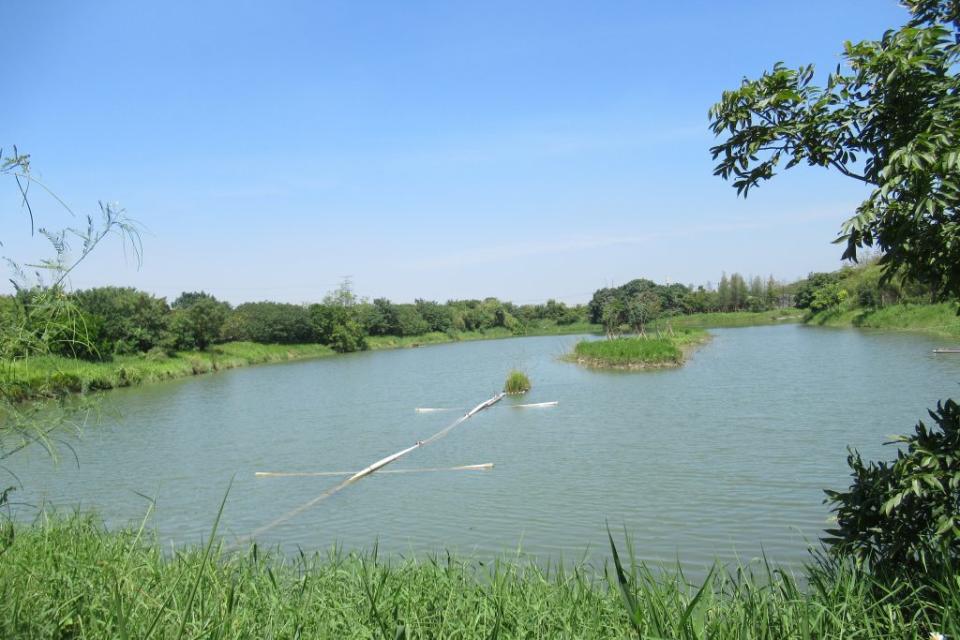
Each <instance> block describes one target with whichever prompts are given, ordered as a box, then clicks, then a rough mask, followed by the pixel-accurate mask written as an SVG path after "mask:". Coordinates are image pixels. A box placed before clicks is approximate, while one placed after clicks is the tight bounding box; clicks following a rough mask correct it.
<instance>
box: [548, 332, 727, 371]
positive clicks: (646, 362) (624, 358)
mask: <svg viewBox="0 0 960 640" xmlns="http://www.w3.org/2000/svg"><path fill="white" fill-rule="evenodd" d="M708 338H709V335H708V334H707V333H706V332H705V331H700V330H695V329H684V330H680V331H676V332H674V334H673V335H667V334H663V335H662V336H660V337H654V336H649V337H639V336H636V337H627V338H615V339H612V340H592V341H587V340H584V341H581V342H578V343H577V345H576V346H575V347H574V348H573V353H571V354H570V355H569V356H568V357H567V359H568V360H571V361H573V362H577V363H578V364H582V365H585V366H588V367H597V368H605V369H658V368H663V367H677V366H680V365H681V364H683V360H684V357H685V354H686V353H688V352H689V350H690V349H692V348H694V347H695V346H696V345H698V344H701V343H703V342H705V341H706V340H707V339H708Z"/></svg>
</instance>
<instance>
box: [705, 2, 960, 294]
mask: <svg viewBox="0 0 960 640" xmlns="http://www.w3.org/2000/svg"><path fill="white" fill-rule="evenodd" d="M905 4H906V5H907V6H908V7H909V8H910V9H911V10H912V20H911V21H910V23H909V24H907V25H905V26H904V27H901V28H900V29H895V30H890V31H888V32H886V33H885V34H884V35H883V37H882V38H881V39H880V40H868V41H863V42H858V43H847V45H846V47H845V50H844V53H843V58H844V61H845V62H846V68H843V67H840V66H838V68H837V69H836V71H834V72H833V73H830V74H829V75H828V76H827V78H826V83H825V84H824V85H823V86H818V85H815V84H814V83H813V77H814V69H813V67H812V66H804V67H800V68H798V69H789V68H787V67H785V66H784V65H782V64H780V63H778V64H776V65H774V67H773V69H772V70H771V71H768V72H766V73H764V74H762V75H761V76H760V78H758V79H756V80H748V79H745V80H743V82H742V83H741V85H740V87H738V88H737V89H734V90H732V91H725V92H724V93H723V96H722V98H721V100H720V102H718V103H717V104H716V105H714V106H713V107H712V108H711V110H710V117H711V127H712V129H713V132H714V133H715V134H716V135H717V136H721V137H722V138H723V139H722V140H721V141H720V143H719V144H717V145H716V146H714V147H713V148H712V149H711V153H712V154H713V157H714V159H715V160H718V163H717V165H716V168H715V171H714V173H715V174H716V175H720V176H722V177H723V178H725V179H732V180H733V185H734V186H735V187H736V189H737V191H738V193H741V194H743V195H744V196H746V195H747V194H748V193H749V191H750V189H752V188H753V187H755V186H757V185H759V184H760V183H761V182H763V181H765V180H768V179H770V178H772V177H773V176H774V175H775V173H776V169H777V168H778V167H779V166H780V165H781V163H782V164H783V166H784V167H785V168H787V169H789V168H791V167H794V166H797V165H800V164H807V165H812V166H819V167H829V168H832V169H835V170H836V171H838V172H839V173H841V174H843V175H844V176H847V177H849V178H852V179H854V180H857V181H859V182H862V183H864V184H866V185H868V186H870V187H871V192H870V194H869V196H868V197H867V198H866V199H865V200H864V201H863V202H862V203H861V204H860V206H859V207H858V208H857V211H856V213H855V214H854V215H853V216H852V217H851V218H850V219H849V220H847V222H846V223H845V224H844V226H843V229H842V231H841V233H840V237H839V238H838V242H842V243H844V244H845V245H846V248H845V250H844V252H843V257H844V258H845V259H850V260H856V259H857V257H858V251H859V250H862V249H864V248H868V247H877V248H879V249H880V250H881V251H882V257H881V258H880V262H881V264H882V265H883V267H884V275H885V277H886V278H890V277H892V276H893V275H894V274H895V272H897V271H902V272H903V273H905V274H906V275H907V276H909V277H910V278H912V279H914V280H917V281H918V282H922V283H925V284H926V285H928V286H929V287H931V288H932V289H933V290H934V291H935V292H936V293H937V294H940V295H953V296H955V295H956V293H957V292H958V291H960V242H958V241H957V237H958V235H960V214H958V208H957V205H958V201H960V181H958V175H960V80H958V74H957V68H958V63H960V27H958V23H957V21H956V15H957V5H956V3H955V2H952V1H946V0H941V1H939V2H938V1H935V0H926V1H922V2H921V1H916V0H912V1H908V2H906V3H905Z"/></svg>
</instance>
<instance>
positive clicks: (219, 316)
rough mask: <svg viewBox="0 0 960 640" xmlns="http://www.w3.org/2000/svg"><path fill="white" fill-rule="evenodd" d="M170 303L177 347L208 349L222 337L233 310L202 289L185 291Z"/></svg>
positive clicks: (172, 326)
mask: <svg viewBox="0 0 960 640" xmlns="http://www.w3.org/2000/svg"><path fill="white" fill-rule="evenodd" d="M170 306H171V307H172V309H173V313H172V315H171V319H170V334H171V336H172V337H173V341H174V347H175V348H177V349H199V350H201V351H204V350H206V349H207V347H208V346H210V345H211V344H213V343H214V342H216V341H217V340H218V339H219V338H220V336H221V333H222V331H223V325H224V323H225V322H226V320H227V317H228V315H229V314H230V305H229V304H227V303H226V302H220V301H219V300H217V299H216V298H215V297H213V296H212V295H210V294H209V293H205V292H203V291H200V292H191V293H182V294H181V295H180V297H178V298H177V299H176V300H174V302H173V304H172V305H170Z"/></svg>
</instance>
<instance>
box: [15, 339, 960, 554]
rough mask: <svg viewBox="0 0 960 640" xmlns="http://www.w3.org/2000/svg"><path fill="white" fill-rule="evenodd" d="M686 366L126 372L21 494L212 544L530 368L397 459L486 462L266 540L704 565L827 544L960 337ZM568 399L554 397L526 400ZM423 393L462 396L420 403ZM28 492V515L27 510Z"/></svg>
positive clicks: (764, 353) (953, 380)
mask: <svg viewBox="0 0 960 640" xmlns="http://www.w3.org/2000/svg"><path fill="white" fill-rule="evenodd" d="M712 334H713V339H712V340H711V342H710V343H709V344H707V345H706V346H704V347H702V348H701V349H700V350H698V351H697V352H696V353H695V354H694V355H693V357H692V359H691V360H690V361H689V362H688V363H687V364H686V365H685V366H684V367H682V368H679V369H673V370H660V371H650V372H602V371H595V370H586V369H583V368H581V367H579V366H577V365H574V364H569V363H565V362H561V361H559V360H558V358H559V356H561V355H562V354H564V353H566V352H568V351H569V350H570V349H571V348H572V346H573V345H574V343H575V342H576V341H577V340H578V339H581V338H578V337H571V336H563V337H535V338H517V339H510V340H498V341H487V342H467V343H459V344H450V345H439V346H431V347H424V348H421V349H405V350H397V351H384V352H376V353H361V354H352V355H348V356H343V357H335V358H328V359H323V360H314V361H306V362H299V363H291V364H283V365H272V366H260V367H252V368H247V369H238V370H233V371H228V372H223V373H219V374H216V375H211V376H202V377H198V378H194V379H189V380H179V381H173V382H169V383H163V384H156V385H151V386H146V387H142V388H135V389H124V390H119V391H115V392H110V393H108V394H106V395H104V397H103V408H104V411H105V416H106V417H105V418H104V419H103V421H102V423H101V424H99V425H91V426H88V427H87V428H86V429H85V432H84V435H83V437H82V438H81V439H80V440H79V441H77V442H73V443H71V444H72V446H73V448H74V449H75V451H76V457H77V459H78V460H79V464H76V463H75V462H74V461H73V457H72V456H70V455H66V456H65V457H64V458H63V459H62V460H61V462H60V464H59V465H57V466H56V467H54V466H53V465H52V464H51V463H50V461H49V459H48V458H47V457H46V456H45V455H44V454H43V453H42V452H41V451H39V450H34V451H29V450H28V451H24V452H22V453H21V454H20V455H19V457H18V458H16V459H15V460H14V461H13V464H12V465H10V470H11V471H13V472H14V473H16V474H17V476H18V477H19V479H20V480H21V481H22V483H23V485H24V488H23V489H22V490H20V491H18V492H17V497H18V499H19V500H21V501H23V500H26V501H28V502H32V503H34V504H39V503H41V502H44V501H46V502H47V503H51V504H53V505H56V506H58V507H63V508H67V509H69V508H74V507H76V505H78V504H79V505H80V506H81V508H84V509H94V510H97V511H98V512H99V513H100V514H101V515H102V516H103V517H104V518H105V520H106V521H107V523H108V524H109V525H111V526H118V525H126V524H130V523H133V522H136V521H138V519H139V518H141V517H142V516H143V515H144V513H145V512H146V510H147V506H148V503H147V500H146V499H145V497H144V496H147V497H150V498H153V499H155V505H156V506H155V512H154V514H153V515H152V516H151V523H152V526H153V527H154V528H155V529H156V530H157V531H158V533H159V535H160V537H161V539H162V540H163V541H165V542H168V541H173V542H175V543H186V542H199V541H201V540H202V539H203V538H204V536H206V535H207V534H208V533H209V531H210V528H211V525H212V522H213V520H214V518H215V516H216V512H217V508H218V505H219V503H220V500H221V499H222V497H223V495H224V492H225V491H226V489H227V487H228V485H229V484H230V481H231V478H232V479H233V488H232V489H231V491H230V495H229V498H228V500H227V504H226V508H225V511H224V515H223V520H222V523H221V529H220V531H221V534H222V535H223V536H224V538H225V539H226V540H227V541H235V540H238V539H242V538H243V537H244V536H246V535H248V534H249V533H250V532H252V531H254V530H256V529H257V528H259V527H262V526H263V525H265V524H267V523H269V522H271V521H273V520H274V519H275V518H277V517H279V516H281V515H282V514H284V513H286V512H288V511H289V510H291V509H294V508H296V507H297V506H299V505H301V504H303V503H305V502H307V501H309V500H311V499H312V498H314V497H316V496H318V495H320V494H321V493H323V492H324V491H325V490H326V489H329V488H330V487H332V486H334V485H335V484H337V482H339V480H338V479H336V478H317V477H294V478H256V477H255V476H254V472H256V471H283V472H295V471H305V472H312V471H325V470H356V469H360V468H363V467H364V466H366V465H368V464H370V463H371V462H373V461H375V460H377V459H379V458H382V457H384V456H386V455H389V454H391V453H393V452H395V451H398V450H400V449H402V448H404V447H405V446H409V445H410V444H412V443H414V442H416V441H418V440H423V439H426V438H427V437H429V436H430V435H432V434H434V433H436V432H437V431H439V430H440V429H442V428H443V427H445V426H447V425H448V424H450V423H451V422H452V421H453V420H454V419H456V417H457V416H459V415H461V414H462V413H463V412H464V411H465V410H467V409H469V408H471V407H473V406H475V405H476V404H477V403H479V402H481V401H482V400H485V399H486V398H489V397H490V396H491V395H493V393H495V392H496V391H498V389H499V387H500V386H501V385H502V384H503V380H504V378H505V377H506V374H507V372H508V371H509V370H510V369H511V368H514V367H518V368H521V369H523V370H525V371H526V372H527V373H528V374H529V375H530V378H531V380H532V382H533V390H532V392H531V393H529V394H527V395H526V396H525V397H523V398H522V399H515V398H507V399H505V400H504V401H503V402H501V403H500V404H499V405H497V406H496V407H494V408H492V409H490V410H488V411H485V412H483V413H480V414H478V415H477V416H476V417H474V418H472V419H471V420H469V421H467V422H465V423H464V424H462V425H461V426H459V427H458V428H457V429H455V430H454V431H452V432H451V433H450V434H449V435H448V436H447V437H446V438H444V439H442V440H439V441H437V442H435V443H433V444H430V445H429V446H427V447H424V448H421V449H418V450H416V451H414V452H413V453H411V454H410V455H409V456H407V457H406V458H404V459H403V460H401V461H400V462H397V463H396V464H395V465H393V466H392V467H390V468H396V469H401V468H422V467H447V466H453V465H462V464H478V463H487V462H492V463H495V468H494V469H493V470H492V471H487V472H436V473H410V474H402V475H401V474H396V475H380V476H377V475H374V476H373V477H370V478H367V479H364V480H362V481H360V482H358V483H356V484H354V485H352V486H350V487H348V488H347V489H345V490H344V491H342V492H340V493H338V494H337V495H335V496H333V497H332V498H330V499H329V500H326V501H324V502H322V503H321V504H318V505H317V506H316V507H314V508H312V509H309V510H307V511H305V512H303V513H301V514H299V515H297V516H296V517H293V518H291V519H290V520H289V521H287V522H285V523H284V524H282V525H280V526H277V527H275V528H273V529H270V530H269V531H266V532H264V533H262V534H261V535H259V536H258V540H259V542H260V543H262V544H266V545H280V546H282V547H283V548H284V549H286V550H291V551H292V550H296V549H297V548H298V547H301V548H303V549H305V550H316V549H323V548H326V547H329V546H331V545H333V544H335V543H338V544H340V545H342V546H343V547H344V548H346V549H356V548H366V549H369V548H370V547H371V546H372V545H373V544H374V543H375V542H377V543H378V544H379V548H380V550H381V552H384V551H386V552H389V553H394V554H409V553H425V552H433V551H443V550H450V551H455V552H458V553H460V554H463V555H466V556H469V557H474V558H481V559H482V558H488V557H491V556H495V555H500V554H503V553H515V552H516V551H517V550H518V549H521V550H522V551H523V552H525V553H528V554H533V555H535V556H538V557H541V558H543V557H547V558H550V559H552V560H554V561H559V560H561V559H562V560H565V561H571V560H581V559H586V560H589V561H594V560H599V559H602V558H603V557H605V556H606V554H607V553H608V550H607V543H606V523H608V522H609V524H610V526H611V528H612V529H614V530H615V532H621V533H622V532H623V530H624V528H625V529H626V531H627V532H629V534H630V536H631V538H632V541H633V544H634V546H635V549H636V554H637V557H638V558H639V559H643V560H647V561H652V562H654V563H666V564H672V563H674V562H676V560H677V559H678V558H679V559H680V561H681V562H682V563H683V564H684V565H685V566H689V567H692V568H695V567H702V566H704V565H706V564H709V563H710V562H712V561H713V559H715V558H720V559H722V560H726V561H729V560H733V559H737V558H739V559H741V560H744V561H746V560H749V559H751V558H754V557H756V556H758V555H759V554H760V553H762V552H765V553H766V555H767V556H768V557H770V558H772V559H773V560H774V561H776V562H777V563H780V564H786V565H796V564H797V563H800V562H802V561H804V560H805V559H806V557H807V556H806V553H807V551H806V549H807V546H808V544H809V543H811V542H815V541H816V540H817V538H818V536H819V535H820V532H821V531H822V529H823V528H824V527H825V526H826V525H827V523H828V516H829V513H828V509H827V507H826V506H825V505H823V503H822V500H823V493H822V490H823V489H824V488H826V487H832V488H841V487H845V486H847V484H848V480H849V478H848V472H847V468H846V460H845V458H846V452H845V448H846V447H847V446H848V445H850V446H853V447H856V448H858V449H859V450H860V451H861V452H862V453H864V454H865V456H868V457H874V458H875V457H878V456H883V457H890V456H892V454H893V451H892V449H891V447H886V448H885V447H883V446H882V443H883V442H884V441H885V440H886V439H887V436H888V435H890V434H894V433H904V432H907V431H909V430H911V428H912V425H913V424H915V422H916V421H917V419H919V418H921V417H925V415H926V413H925V410H926V409H927V408H928V407H933V406H934V405H935V404H936V401H937V400H938V399H941V398H946V397H950V396H953V397H958V396H960V389H958V386H957V383H958V381H960V357H958V356H935V355H933V354H932V353H931V350H932V349H933V348H934V347H936V346H943V345H944V342H943V341H941V340H937V339H934V338H929V337H925V336H919V335H910V334H897V333H870V332H861V331H854V330H832V329H820V328H811V327H806V326H799V325H788V326H776V327H752V328H744V329H728V330H721V329H718V330H714V331H712ZM544 401H558V402H559V405H558V406H556V407H553V408H542V409H517V408H514V407H513V406H512V405H514V404H518V403H529V402H544ZM416 407H441V408H450V409H455V410H456V411H451V412H437V413H416V412H415V411H414V409H415V408H416ZM29 513H30V510H29V509H25V508H22V507H21V509H20V512H19V515H21V516H22V517H29Z"/></svg>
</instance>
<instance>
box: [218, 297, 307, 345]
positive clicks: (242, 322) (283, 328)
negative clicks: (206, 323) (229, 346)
mask: <svg viewBox="0 0 960 640" xmlns="http://www.w3.org/2000/svg"><path fill="white" fill-rule="evenodd" d="M222 332H223V338H224V340H226V341H241V342H242V341H249V342H262V343H264V344H301V343H308V342H316V332H315V328H314V323H313V322H312V318H311V314H310V312H309V311H308V310H307V309H306V308H305V307H303V306H301V305H295V304H284V303H280V302H247V303H244V304H241V305H239V306H238V307H237V308H236V309H234V310H233V313H232V314H230V316H229V318H227V320H226V321H225V322H224V324H223V330H222Z"/></svg>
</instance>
